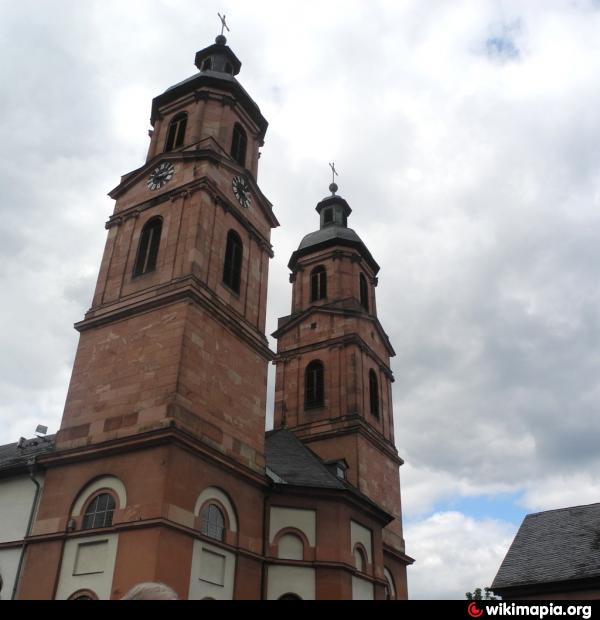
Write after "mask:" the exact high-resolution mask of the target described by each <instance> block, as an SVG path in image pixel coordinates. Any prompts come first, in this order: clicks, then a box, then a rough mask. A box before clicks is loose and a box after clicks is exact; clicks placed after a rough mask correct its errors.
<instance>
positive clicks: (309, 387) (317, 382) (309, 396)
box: [304, 361, 325, 408]
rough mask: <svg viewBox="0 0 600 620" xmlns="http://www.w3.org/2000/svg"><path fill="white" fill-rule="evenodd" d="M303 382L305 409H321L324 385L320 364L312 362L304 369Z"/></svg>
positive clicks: (321, 365)
mask: <svg viewBox="0 0 600 620" xmlns="http://www.w3.org/2000/svg"><path fill="white" fill-rule="evenodd" d="M304 382H305V385H304V388H305V406H306V407H307V408H310V407H322V406H323V404H324V401H325V385H324V372H323V364H322V363H321V362H319V361H314V362H311V363H310V364H309V365H308V366H307V367H306V374H305V377H304Z"/></svg>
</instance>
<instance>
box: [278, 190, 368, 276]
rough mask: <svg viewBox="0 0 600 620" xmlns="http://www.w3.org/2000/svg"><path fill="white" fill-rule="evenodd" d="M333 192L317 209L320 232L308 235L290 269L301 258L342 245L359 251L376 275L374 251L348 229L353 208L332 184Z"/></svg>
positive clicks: (292, 258)
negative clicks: (372, 253) (338, 194)
mask: <svg viewBox="0 0 600 620" xmlns="http://www.w3.org/2000/svg"><path fill="white" fill-rule="evenodd" d="M333 188H335V189H333ZM330 189H332V192H333V193H332V195H331V196H327V198H324V199H323V200H321V201H320V202H319V204H317V206H316V207H315V210H316V211H317V213H318V214H319V216H320V228H319V230H316V231H314V232H311V233H309V234H308V235H305V237H304V238H303V239H302V241H301V242H300V245H299V246H298V249H297V250H296V251H295V252H294V253H293V254H292V257H291V258H290V262H289V263H288V267H289V268H290V269H291V270H292V271H294V270H295V268H296V264H297V262H298V259H299V258H301V257H302V256H306V255H307V254H312V253H313V252H317V251H319V250H323V249H325V248H327V247H329V246H333V245H342V246H346V247H351V248H354V249H356V250H358V251H359V253H360V254H361V256H362V257H363V258H364V259H365V261H366V262H367V264H368V265H369V267H370V268H371V269H372V270H373V273H374V274H377V272H378V271H379V265H378V264H377V262H376V261H375V259H374V258H373V256H372V255H371V252H369V250H368V249H367V246H366V245H365V244H364V243H363V241H362V239H361V238H360V237H359V236H358V235H357V234H356V232H355V231H354V230H352V228H348V226H347V222H348V216H349V215H350V214H351V213H352V209H351V208H350V205H349V204H348V203H347V202H346V201H345V200H344V199H343V198H342V197H341V196H337V195H336V194H335V191H337V185H335V184H333V183H332V185H331V186H330Z"/></svg>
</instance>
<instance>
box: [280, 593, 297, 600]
mask: <svg viewBox="0 0 600 620" xmlns="http://www.w3.org/2000/svg"><path fill="white" fill-rule="evenodd" d="M277 600H278V601H301V600H302V598H301V597H299V596H298V595H297V594H293V593H292V592H288V593H287V594H282V595H281V596H280V597H279V598H278V599H277Z"/></svg>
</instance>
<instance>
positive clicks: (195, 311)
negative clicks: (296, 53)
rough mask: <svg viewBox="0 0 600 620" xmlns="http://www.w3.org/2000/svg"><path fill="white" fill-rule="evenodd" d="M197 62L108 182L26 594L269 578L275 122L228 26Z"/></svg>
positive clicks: (215, 588) (225, 591)
mask: <svg viewBox="0 0 600 620" xmlns="http://www.w3.org/2000/svg"><path fill="white" fill-rule="evenodd" d="M195 65H196V68H197V72H196V73H195V74H194V75H193V76H192V77H190V78H188V79H185V80H183V81H181V82H179V83H177V84H175V85H174V86H172V87H170V88H168V89H167V90H166V91H164V92H163V93H162V94H160V95H158V96H157V97H156V98H155V99H154V100H153V102H152V112H151V124H152V127H153V129H152V130H151V131H150V138H151V139H150V146H149V149H148V156H147V160H146V162H145V163H144V164H143V165H142V166H141V167H139V168H138V169H136V170H133V171H132V172H129V173H127V174H125V175H124V176H123V177H122V178H121V180H120V182H119V184H118V185H117V187H115V188H114V189H113V190H112V191H111V192H110V196H111V197H112V198H114V199H115V201H116V204H115V208H114V212H113V214H112V215H111V216H110V217H109V219H108V222H107V223H106V228H107V230H108V236H107V240H106V246H105V250H104V255H103V258H102V263H101V266H100V272H99V276H98V280H97V284H96V289H95V292H94V296H93V300H92V305H91V308H90V309H89V310H88V312H87V313H86V314H85V317H84V319H83V320H82V321H81V322H79V323H77V324H76V329H77V330H78V331H79V332H80V340H79V346H78V348H77V354H76V358H75V363H74V367H73V373H72V377H71V382H70V386H69V391H68V395H67V400H66V404H65V409H64V414H63V417H62V422H61V426H60V430H59V432H58V435H57V438H56V450H55V452H54V453H53V454H52V455H50V456H49V457H48V458H47V459H46V460H45V462H44V466H45V467H46V471H47V475H46V479H45V485H44V490H43V495H42V498H41V503H40V506H39V510H38V512H37V517H36V521H35V524H34V528H33V539H32V541H31V542H30V544H29V546H28V551H27V556H26V558H25V564H24V572H23V577H22V580H21V585H20V590H19V594H18V596H19V598H42V599H52V598H69V597H71V598H73V597H74V598H78V597H79V598H86V597H88V598H89V597H92V594H93V597H98V598H119V597H120V596H122V595H123V593H124V592H126V591H127V590H128V589H129V588H130V587H131V586H132V585H134V584H135V583H139V582H141V581H166V582H168V583H169V584H170V585H172V586H173V587H175V589H176V590H177V591H178V593H179V595H180V596H182V597H184V598H187V597H189V598H204V597H217V598H257V597H259V596H260V593H261V579H262V570H263V569H262V562H261V558H260V555H259V554H260V552H261V551H262V549H263V516H262V515H263V504H264V498H263V489H264V486H265V484H266V478H265V447H264V446H265V404H266V385H267V368H268V363H269V361H270V360H271V359H272V358H273V353H272V352H271V351H270V350H269V347H268V345H267V340H266V337H265V334H264V329H265V316H266V300H267V278H268V264H269V259H270V257H271V256H272V255H273V253H272V248H271V243H270V235H271V229H272V228H273V227H275V226H278V222H277V219H276V217H275V215H274V214H273V210H272V205H271V203H270V202H269V201H268V199H267V198H266V197H265V196H264V195H263V193H262V192H261V190H260V188H259V187H258V185H257V172H258V159H259V149H260V147H261V146H262V144H263V139H264V136H265V132H266V130H267V121H266V120H265V118H264V117H263V115H262V114H261V112H260V109H259V108H258V106H257V105H256V103H255V102H254V101H253V100H252V98H251V97H250V96H249V95H248V93H247V92H246V91H245V90H244V88H243V87H242V86H241V84H240V83H239V82H238V80H237V79H236V76H237V75H238V73H239V71H240V67H241V63H240V61H239V60H238V58H237V57H236V55H235V54H234V53H233V51H232V50H231V49H230V48H229V47H228V46H227V41H226V39H225V37H224V36H222V35H220V36H218V37H217V39H216V41H215V43H214V44H213V45H211V46H209V47H207V48H205V49H203V50H201V51H199V52H198V53H197V54H196V56H195ZM233 497H235V498H236V499H237V500H238V501H239V503H240V505H241V506H243V507H244V511H245V513H244V515H240V514H238V513H237V512H236V510H235V509H234V507H233V503H232V501H231V498H233ZM217 582H218V583H217ZM211 588H212V589H211Z"/></svg>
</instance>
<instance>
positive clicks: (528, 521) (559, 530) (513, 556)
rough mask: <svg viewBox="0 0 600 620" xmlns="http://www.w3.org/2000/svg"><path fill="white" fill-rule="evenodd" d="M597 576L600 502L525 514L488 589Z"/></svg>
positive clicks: (599, 544) (599, 547)
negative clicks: (490, 587)
mask: <svg viewBox="0 0 600 620" xmlns="http://www.w3.org/2000/svg"><path fill="white" fill-rule="evenodd" d="M598 576H600V504H591V505H589V506H575V507H573V508H561V509H559V510H549V511H547V512H538V513H536V514H531V515H527V516H526V517H525V519H524V521H523V523H522V524H521V527H520V528H519V531H518V532H517V535H516V536H515V539H514V540H513V543H512V545H511V547H510V549H509V550H508V553H507V554H506V557H505V558H504V561H503V562H502V565H501V566H500V569H499V570H498V574H497V575H496V578H495V579H494V583H493V584H492V589H499V590H500V589H502V588H506V587H515V586H525V585H529V584H545V583H548V584H549V583H553V582H564V581H570V580H575V579H588V578H590V577H598Z"/></svg>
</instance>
